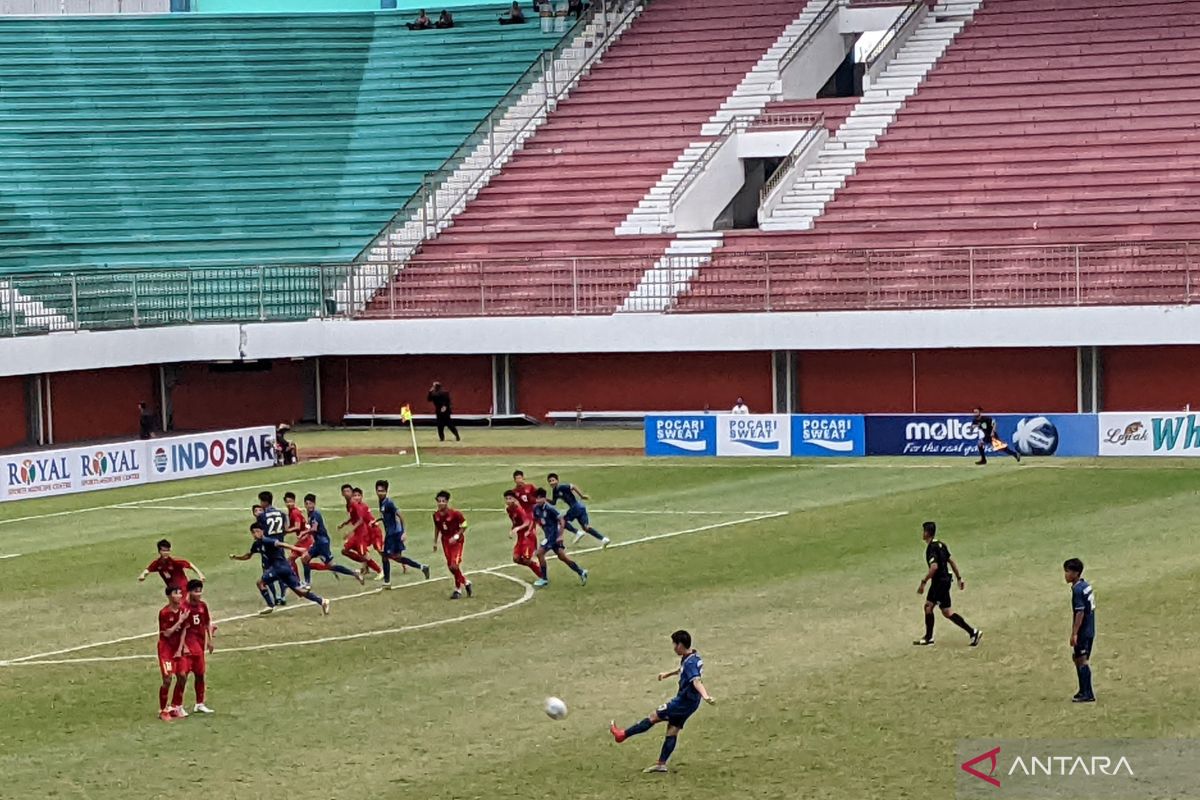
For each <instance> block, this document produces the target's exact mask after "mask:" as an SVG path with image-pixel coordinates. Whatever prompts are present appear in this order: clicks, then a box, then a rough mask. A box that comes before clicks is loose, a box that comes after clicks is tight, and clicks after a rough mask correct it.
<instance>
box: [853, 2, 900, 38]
mask: <svg viewBox="0 0 1200 800" xmlns="http://www.w3.org/2000/svg"><path fill="white" fill-rule="evenodd" d="M907 7H908V4H907V3H898V4H897V5H894V6H879V7H877V8H842V10H841V12H840V13H839V14H838V30H839V31H841V32H842V33H866V32H867V31H886V30H887V29H888V28H890V27H892V23H893V22H895V21H896V19H897V18H898V17H899V16H900V15H901V14H902V13H904V9H905V8H907Z"/></svg>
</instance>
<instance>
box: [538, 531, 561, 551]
mask: <svg viewBox="0 0 1200 800" xmlns="http://www.w3.org/2000/svg"><path fill="white" fill-rule="evenodd" d="M541 547H542V549H543V550H545V551H546V552H547V553H550V552H553V551H555V550H561V549H564V548H565V545H564V544H563V543H562V539H561V538H560V536H559V532H558V531H555V532H554V535H553V536H551V535H550V534H546V538H545V539H542V545H541Z"/></svg>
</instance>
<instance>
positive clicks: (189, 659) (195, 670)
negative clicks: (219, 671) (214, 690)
mask: <svg viewBox="0 0 1200 800" xmlns="http://www.w3.org/2000/svg"><path fill="white" fill-rule="evenodd" d="M176 661H177V662H178V664H177V665H176V667H175V674H177V675H203V674H204V672H205V670H206V669H207V668H208V664H207V663H206V660H205V657H204V653H203V652H201V653H199V654H198V655H190V654H189V655H185V656H183V657H182V658H179V659H176Z"/></svg>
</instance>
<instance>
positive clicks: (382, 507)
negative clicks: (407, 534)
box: [379, 497, 404, 536]
mask: <svg viewBox="0 0 1200 800" xmlns="http://www.w3.org/2000/svg"><path fill="white" fill-rule="evenodd" d="M379 516H380V517H382V518H383V532H384V533H386V534H388V535H389V536H395V535H396V534H397V533H404V522H403V521H402V520H401V519H400V509H398V508H396V502H395V501H394V500H392V498H390V497H385V498H383V499H382V500H380V501H379Z"/></svg>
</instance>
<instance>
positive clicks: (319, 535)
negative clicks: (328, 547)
mask: <svg viewBox="0 0 1200 800" xmlns="http://www.w3.org/2000/svg"><path fill="white" fill-rule="evenodd" d="M308 525H309V527H310V528H312V532H313V538H314V539H316V540H317V541H318V542H328V541H329V529H328V528H326V527H325V517H323V516H321V512H320V511H318V510H317V509H315V508H314V509H313V510H312V511H310V512H308Z"/></svg>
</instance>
